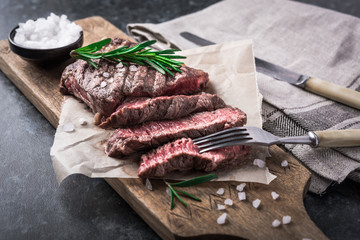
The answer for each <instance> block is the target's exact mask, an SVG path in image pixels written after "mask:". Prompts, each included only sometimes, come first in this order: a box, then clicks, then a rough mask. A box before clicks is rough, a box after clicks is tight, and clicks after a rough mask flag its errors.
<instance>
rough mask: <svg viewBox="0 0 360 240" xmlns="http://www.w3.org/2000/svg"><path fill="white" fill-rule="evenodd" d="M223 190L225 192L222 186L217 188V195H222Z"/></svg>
mask: <svg viewBox="0 0 360 240" xmlns="http://www.w3.org/2000/svg"><path fill="white" fill-rule="evenodd" d="M224 192H225V189H224V188H219V189H218V190H217V192H216V193H217V194H219V195H223V194H224Z"/></svg>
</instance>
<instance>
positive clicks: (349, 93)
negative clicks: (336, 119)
mask: <svg viewBox="0 0 360 240" xmlns="http://www.w3.org/2000/svg"><path fill="white" fill-rule="evenodd" d="M305 89H306V90H308V91H310V92H313V93H316V94H318V95H321V96H323V97H326V98H330V99H332V100H334V101H337V102H341V103H343V104H346V105H348V106H351V107H354V108H357V109H360V92H358V91H355V90H352V89H349V88H345V87H342V86H339V85H337V84H334V83H331V82H327V81H324V80H321V79H319V78H313V77H311V78H309V79H308V80H307V81H306V84H305Z"/></svg>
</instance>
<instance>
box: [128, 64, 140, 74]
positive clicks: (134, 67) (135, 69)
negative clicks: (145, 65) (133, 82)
mask: <svg viewBox="0 0 360 240" xmlns="http://www.w3.org/2000/svg"><path fill="white" fill-rule="evenodd" d="M129 70H130V71H131V72H135V71H137V70H138V69H137V67H136V66H135V65H131V66H130V67H129Z"/></svg>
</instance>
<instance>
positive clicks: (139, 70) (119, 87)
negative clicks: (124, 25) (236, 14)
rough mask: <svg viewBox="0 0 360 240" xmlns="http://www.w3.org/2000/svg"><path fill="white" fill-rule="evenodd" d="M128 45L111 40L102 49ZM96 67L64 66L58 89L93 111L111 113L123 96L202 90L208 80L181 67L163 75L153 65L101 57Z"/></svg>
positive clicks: (203, 74)
mask: <svg viewBox="0 0 360 240" xmlns="http://www.w3.org/2000/svg"><path fill="white" fill-rule="evenodd" d="M124 45H126V46H130V45H131V43H130V42H129V41H126V40H121V39H114V40H113V41H112V42H111V43H110V46H108V47H105V50H106V51H108V50H112V49H114V48H117V47H121V46H124ZM99 63H100V67H99V68H97V69H95V68H94V67H92V66H91V65H89V64H88V63H86V62H85V61H83V60H77V61H76V62H74V63H73V64H70V65H69V66H67V67H66V68H65V70H64V72H63V73H62V77H61V81H60V91H61V92H62V93H63V94H72V95H74V96H76V97H77V98H80V99H81V100H82V101H84V102H85V103H86V104H87V105H88V106H89V107H90V108H91V109H92V111H93V112H94V113H100V114H101V115H103V116H106V117H108V116H110V115H111V114H112V113H113V112H115V110H116V108H117V107H118V106H119V105H120V104H121V103H122V102H123V101H124V99H125V98H126V97H157V96H168V95H178V94H194V93H198V92H201V91H202V90H203V89H204V88H205V87H206V85H207V84H208V82H209V77H208V74H207V73H205V72H203V71H201V70H197V69H194V68H190V67H187V66H182V67H181V69H180V70H181V71H182V72H181V73H179V72H174V75H175V76H171V75H170V74H166V75H163V74H161V73H160V72H158V71H157V70H155V69H154V68H152V67H147V66H139V65H135V64H130V65H123V64H117V63H114V62H109V61H106V60H100V62H99Z"/></svg>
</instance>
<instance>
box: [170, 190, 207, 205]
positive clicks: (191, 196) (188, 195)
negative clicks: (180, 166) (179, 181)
mask: <svg viewBox="0 0 360 240" xmlns="http://www.w3.org/2000/svg"><path fill="white" fill-rule="evenodd" d="M176 191H177V192H179V193H182V194H184V195H185V196H187V197H190V198H192V199H194V200H196V201H199V202H201V199H200V198H197V197H195V196H194V195H192V194H190V193H188V192H185V191H181V190H179V189H176Z"/></svg>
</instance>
